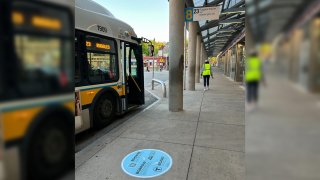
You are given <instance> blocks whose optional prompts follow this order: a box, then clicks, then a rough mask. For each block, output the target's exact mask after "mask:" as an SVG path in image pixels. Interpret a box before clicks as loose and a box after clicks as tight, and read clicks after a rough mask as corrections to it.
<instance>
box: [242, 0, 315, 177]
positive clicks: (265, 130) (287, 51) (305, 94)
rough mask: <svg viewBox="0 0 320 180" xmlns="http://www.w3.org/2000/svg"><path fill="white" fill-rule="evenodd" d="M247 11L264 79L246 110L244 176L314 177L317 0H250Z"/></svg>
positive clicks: (251, 41) (250, 36) (251, 44)
mask: <svg viewBox="0 0 320 180" xmlns="http://www.w3.org/2000/svg"><path fill="white" fill-rule="evenodd" d="M247 12H248V14H249V15H248V17H247V19H246V20H247V25H248V26H247V29H248V31H247V32H248V34H247V42H248V43H247V45H248V46H247V50H249V49H250V48H251V49H252V48H259V50H260V57H261V58H262V59H263V60H264V68H265V75H266V82H267V83H266V84H267V85H266V86H262V85H261V86H260V100H259V105H258V108H256V109H255V110H253V111H250V112H247V113H246V169H247V179H249V180H251V179H252V180H257V179H259V180H264V179H266V180H269V179H281V180H287V179H288V180H293V179H310V180H311V179H314V180H315V179H320V173H319V167H320V156H319V152H320V143H319V139H320V16H319V13H320V1H318V0H316V1H312V0H310V1H299V0H292V1H286V0H278V1H272V0H270V1H269V0H265V1H255V0H251V1H248V3H247Z"/></svg>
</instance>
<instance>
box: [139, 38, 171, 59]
mask: <svg viewBox="0 0 320 180" xmlns="http://www.w3.org/2000/svg"><path fill="white" fill-rule="evenodd" d="M151 42H152V44H153V45H154V55H155V56H157V55H158V52H159V49H162V48H163V47H164V46H165V45H166V42H159V41H158V42H157V41H154V40H151ZM148 45H149V44H147V43H143V44H142V53H143V55H146V56H150V55H151V54H149V47H148Z"/></svg>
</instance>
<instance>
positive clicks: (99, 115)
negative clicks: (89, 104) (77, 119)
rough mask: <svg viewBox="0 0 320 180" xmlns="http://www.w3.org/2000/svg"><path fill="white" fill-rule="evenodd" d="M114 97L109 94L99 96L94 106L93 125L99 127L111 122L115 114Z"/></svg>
mask: <svg viewBox="0 0 320 180" xmlns="http://www.w3.org/2000/svg"><path fill="white" fill-rule="evenodd" d="M114 99H115V98H113V97H112V96H110V95H104V96H102V97H100V99H99V100H98V101H97V104H96V106H95V108H94V119H93V123H94V127H95V128H101V127H104V126H106V125H108V124H110V123H111V122H112V120H113V119H114V116H115V101H114Z"/></svg>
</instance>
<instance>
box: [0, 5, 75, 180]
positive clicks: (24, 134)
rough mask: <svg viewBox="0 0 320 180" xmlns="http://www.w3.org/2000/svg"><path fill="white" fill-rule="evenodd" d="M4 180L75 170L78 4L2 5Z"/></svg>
mask: <svg viewBox="0 0 320 180" xmlns="http://www.w3.org/2000/svg"><path fill="white" fill-rule="evenodd" d="M0 12H1V16H0V179H8V180H20V179H26V180H29V179H57V178H60V177H61V176H64V174H66V173H70V172H71V171H72V170H73V169H74V109H75V107H74V60H73V58H74V55H73V49H74V15H73V13H74V3H72V1H64V0H50V1H49V0H47V1H44V0H43V1H38V0H28V1H25V0H1V1H0Z"/></svg>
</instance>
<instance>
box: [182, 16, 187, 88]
mask: <svg viewBox="0 0 320 180" xmlns="http://www.w3.org/2000/svg"><path fill="white" fill-rule="evenodd" d="M186 41H187V22H185V23H184V45H183V50H184V63H183V71H184V82H183V89H184V90H186V81H187V80H186V79H187V75H186V73H187V70H186V63H187V50H186V47H187V43H186Z"/></svg>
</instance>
